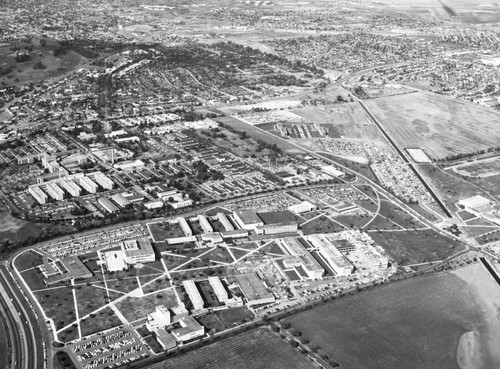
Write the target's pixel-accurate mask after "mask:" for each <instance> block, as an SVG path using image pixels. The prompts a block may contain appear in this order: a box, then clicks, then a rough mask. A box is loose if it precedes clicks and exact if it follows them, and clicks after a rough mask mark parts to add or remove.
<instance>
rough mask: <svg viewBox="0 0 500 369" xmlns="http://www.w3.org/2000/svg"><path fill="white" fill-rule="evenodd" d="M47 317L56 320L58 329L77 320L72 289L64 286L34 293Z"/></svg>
mask: <svg viewBox="0 0 500 369" xmlns="http://www.w3.org/2000/svg"><path fill="white" fill-rule="evenodd" d="M34 295H35V297H36V299H37V300H38V302H39V303H40V305H41V306H42V308H43V310H44V312H45V315H47V317H49V318H52V319H53V320H54V324H55V325H56V328H57V329H61V328H63V327H65V326H66V325H68V324H70V323H72V322H73V321H75V319H76V313H75V304H74V303H73V296H72V293H71V289H70V288H68V287H66V286H64V287H60V288H54V289H51V290H47V291H40V292H35V293H34Z"/></svg>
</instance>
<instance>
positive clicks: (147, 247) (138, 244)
mask: <svg viewBox="0 0 500 369" xmlns="http://www.w3.org/2000/svg"><path fill="white" fill-rule="evenodd" d="M121 247H122V250H123V255H124V258H125V262H126V263H127V264H130V265H134V264H137V263H151V262H153V261H155V251H154V249H153V246H152V245H151V242H150V241H149V238H147V237H142V238H138V239H136V240H127V241H123V242H122V246H121Z"/></svg>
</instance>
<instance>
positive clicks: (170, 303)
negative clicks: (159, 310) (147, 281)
mask: <svg viewBox="0 0 500 369" xmlns="http://www.w3.org/2000/svg"><path fill="white" fill-rule="evenodd" d="M158 305H165V307H166V308H167V309H170V308H172V307H175V306H177V299H176V297H175V294H174V293H173V292H172V291H161V292H158V293H153V294H151V295H145V296H142V297H127V298H125V299H123V300H121V301H120V302H118V303H117V304H116V307H117V308H118V309H119V310H120V312H121V313H122V314H123V316H124V317H125V318H126V319H127V320H128V321H129V322H133V321H136V320H138V319H142V318H145V317H146V315H147V314H149V313H152V312H153V311H154V310H155V307H156V306H158Z"/></svg>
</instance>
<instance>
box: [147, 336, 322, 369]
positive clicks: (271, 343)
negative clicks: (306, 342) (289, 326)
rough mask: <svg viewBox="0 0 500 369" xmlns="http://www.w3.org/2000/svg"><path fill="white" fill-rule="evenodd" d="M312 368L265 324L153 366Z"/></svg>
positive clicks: (165, 368) (187, 368)
mask: <svg viewBox="0 0 500 369" xmlns="http://www.w3.org/2000/svg"><path fill="white" fill-rule="evenodd" d="M174 368H175V369H201V368H203V369H235V368H238V369H263V368H272V369H302V368H303V369H311V368H314V366H313V364H312V363H311V362H310V361H309V360H308V359H307V358H306V357H304V356H303V355H301V354H300V353H299V352H298V351H296V350H295V349H293V348H292V347H291V346H290V345H289V344H288V343H286V342H285V341H283V340H282V339H281V338H279V336H278V335H276V334H274V333H272V332H271V331H270V330H268V329H266V328H260V329H256V330H253V331H250V332H246V333H243V334H240V335H238V336H235V337H231V338H227V339H225V340H222V341H220V342H216V343H214V344H211V345H209V346H205V347H202V348H200V349H198V350H195V351H191V352H188V353H186V354H183V355H180V356H176V357H173V358H167V360H166V361H164V362H163V363H159V364H156V365H154V366H152V367H151V368H150V369H174Z"/></svg>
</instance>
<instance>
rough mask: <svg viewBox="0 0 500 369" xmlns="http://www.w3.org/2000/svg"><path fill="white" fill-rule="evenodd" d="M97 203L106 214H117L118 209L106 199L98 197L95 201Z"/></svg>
mask: <svg viewBox="0 0 500 369" xmlns="http://www.w3.org/2000/svg"><path fill="white" fill-rule="evenodd" d="M97 202H98V203H99V204H100V205H101V206H102V207H103V208H104V209H105V210H106V211H107V212H108V213H114V212H117V211H118V210H120V209H118V207H117V206H116V205H115V204H113V203H112V202H111V201H110V200H109V199H108V198H107V197H104V196H103V197H99V198H98V199H97Z"/></svg>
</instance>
